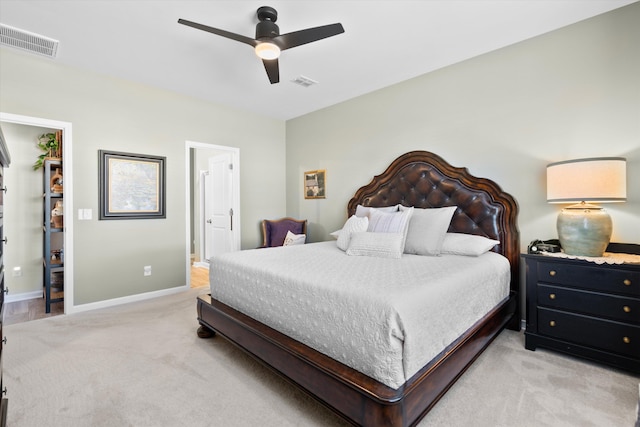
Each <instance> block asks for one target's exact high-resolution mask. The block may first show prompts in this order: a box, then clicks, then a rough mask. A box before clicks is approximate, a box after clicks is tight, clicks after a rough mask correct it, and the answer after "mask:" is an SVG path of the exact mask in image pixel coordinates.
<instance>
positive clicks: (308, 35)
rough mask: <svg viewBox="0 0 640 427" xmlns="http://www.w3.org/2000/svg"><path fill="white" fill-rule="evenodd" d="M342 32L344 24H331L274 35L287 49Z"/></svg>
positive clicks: (282, 47) (283, 47)
mask: <svg viewBox="0 0 640 427" xmlns="http://www.w3.org/2000/svg"><path fill="white" fill-rule="evenodd" d="M342 33H344V28H343V27H342V24H330V25H323V26H321V27H314V28H307V29H306V30H300V31H294V32H293V33H287V34H282V35H280V36H276V37H274V38H273V40H274V41H275V42H276V43H277V44H278V45H279V46H280V50H285V49H291V48H292V47H296V46H301V45H303V44H307V43H311V42H315V41H318V40H322V39H326V38H327V37H332V36H337V35H338V34H342Z"/></svg>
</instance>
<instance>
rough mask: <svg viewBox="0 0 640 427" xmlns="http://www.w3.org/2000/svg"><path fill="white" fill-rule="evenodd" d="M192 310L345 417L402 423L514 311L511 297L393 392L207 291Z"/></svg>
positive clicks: (415, 416)
mask: <svg viewBox="0 0 640 427" xmlns="http://www.w3.org/2000/svg"><path fill="white" fill-rule="evenodd" d="M197 310H198V321H199V322H200V325H202V327H204V328H206V329H208V330H210V331H212V332H214V333H217V334H220V335H222V336H223V337H225V338H227V339H228V340H229V341H230V342H232V343H233V344H235V345H236V346H238V347H239V348H241V349H243V350H244V351H245V352H247V353H248V354H249V355H251V356H253V357H254V358H255V359H257V360H259V361H261V362H262V363H263V364H265V365H266V366H267V367H269V368H271V369H272V370H273V371H275V372H276V373H278V374H280V375H281V376H282V377H284V378H285V379H287V380H288V381H290V382H291V383H292V384H294V385H296V386H297V387H299V388H301V389H302V390H303V391H305V392H307V393H309V394H310V395H311V396H312V397H314V398H315V399H317V400H318V401H319V402H321V403H322V404H323V405H325V406H326V407H327V408H329V409H331V410H332V411H334V412H336V413H337V414H338V415H340V416H342V417H343V418H345V419H346V420H347V421H349V422H351V423H353V424H355V425H385V426H402V427H405V426H411V425H415V424H416V423H417V422H418V421H420V420H421V419H422V417H424V415H425V414H426V413H427V412H428V411H429V410H430V409H431V408H432V407H433V405H435V403H436V402H437V401H438V400H439V399H440V398H441V397H442V395H444V393H445V392H446V391H447V390H448V389H449V388H450V387H451V385H453V383H454V382H455V381H456V380H457V379H458V378H459V377H460V375H462V373H463V372H464V371H465V370H466V369H467V368H468V366H469V365H470V364H471V363H472V362H473V361H474V360H475V359H476V358H477V357H478V356H479V355H480V354H481V353H482V351H483V350H484V349H485V348H486V347H487V346H488V345H489V344H490V343H491V341H492V340H493V339H494V338H495V337H496V336H497V335H498V334H499V333H500V331H501V330H502V329H503V328H504V326H505V325H506V324H507V322H508V321H509V320H510V319H511V318H512V317H513V314H514V312H515V311H516V299H515V298H514V295H511V297H510V298H508V299H507V300H505V301H504V302H503V303H502V304H501V305H500V306H498V307H496V308H495V309H494V310H493V311H492V312H490V313H489V314H488V315H487V316H485V317H484V318H483V319H481V320H480V321H479V322H477V323H476V324H475V325H474V326H473V327H472V328H470V329H469V330H468V331H467V332H466V333H465V334H464V335H462V336H461V337H460V338H459V339H458V340H456V341H455V342H454V343H452V344H451V345H450V346H449V347H447V348H446V349H445V350H444V351H443V352H442V353H441V354H440V355H439V356H438V357H436V358H435V359H434V360H433V361H432V362H430V363H429V364H428V365H426V366H425V367H424V368H423V369H421V370H420V371H419V372H418V373H416V375H414V376H413V377H412V378H411V379H410V380H409V381H407V382H406V383H405V384H404V386H402V387H400V388H399V389H397V390H394V389H392V388H390V387H388V386H386V385H384V384H382V383H380V382H378V381H376V380H374V379H372V378H370V377H368V376H366V375H364V374H361V373H360V372H358V371H355V370H354V369H351V368H350V367H348V366H346V365H344V364H342V363H340V362H338V361H336V360H334V359H331V358H330V357H328V356H325V355H324V354H322V353H319V352H317V351H315V350H314V349H312V348H310V347H308V346H306V345H304V344H302V343H300V342H298V341H296V340H293V339H291V338H289V337H287V336H285V335H283V334H281V333H280V332H278V331H276V330H274V329H272V328H270V327H268V326H266V325H264V324H262V323H260V322H258V321H256V320H254V319H252V318H250V317H248V316H246V315H244V314H242V313H240V312H238V311H237V310H234V309H233V308H231V307H229V306H227V305H225V304H223V303H221V302H219V301H216V300H214V299H212V298H211V296H210V295H203V296H200V297H198V299H197ZM199 335H201V334H200V333H199ZM201 336H202V335H201Z"/></svg>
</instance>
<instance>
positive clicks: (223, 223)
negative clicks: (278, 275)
mask: <svg viewBox="0 0 640 427" xmlns="http://www.w3.org/2000/svg"><path fill="white" fill-rule="evenodd" d="M185 157H186V161H187V165H186V171H187V179H186V185H187V188H186V191H185V194H186V195H187V200H186V206H187V219H188V220H187V233H186V234H187V256H186V258H187V284H188V286H190V287H199V286H208V284H209V280H208V277H209V274H208V267H209V258H210V257H211V256H213V255H215V254H219V253H224V252H230V251H237V250H239V249H240V152H239V149H237V148H234V147H226V146H221V145H215V144H206V143H200V142H193V141H187V142H186V143H185Z"/></svg>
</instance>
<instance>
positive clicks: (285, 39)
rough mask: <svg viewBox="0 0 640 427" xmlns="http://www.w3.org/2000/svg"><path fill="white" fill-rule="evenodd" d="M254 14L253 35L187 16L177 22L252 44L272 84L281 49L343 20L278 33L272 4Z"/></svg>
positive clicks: (334, 29)
mask: <svg viewBox="0 0 640 427" xmlns="http://www.w3.org/2000/svg"><path fill="white" fill-rule="evenodd" d="M257 15H258V20H259V21H260V22H258V24H257V25H256V38H255V39H252V38H250V37H245V36H241V35H239V34H235V33H231V32H229V31H225V30H219V29H218V28H213V27H209V26H207V25H202V24H198V23H196V22H191V21H187V20H186V19H178V24H183V25H188V26H189V27H193V28H197V29H198V30H202V31H207V32H209V33H213V34H217V35H219V36H222V37H226V38H228V39H231V40H235V41H239V42H240V43H245V44H248V45H249V46H253V48H254V49H255V52H256V55H258V57H260V58H261V59H262V63H263V64H264V69H265V70H266V71H267V76H268V77H269V81H270V82H271V84H273V83H278V82H279V81H280V71H279V68H278V57H279V56H280V52H281V51H283V50H286V49H291V48H292V47H296V46H301V45H303V44H307V43H311V42H315V41H318V40H322V39H326V38H327V37H332V36H335V35H338V34H341V33H344V28H343V27H342V24H339V23H338V24H331V25H324V26H321V27H314V28H307V29H306V30H300V31H294V32H293V33H287V34H282V35H280V29H279V28H278V26H277V25H276V23H275V22H276V20H277V19H278V12H277V11H276V10H275V9H274V8H272V7H269V6H262V7H260V8H258V11H257Z"/></svg>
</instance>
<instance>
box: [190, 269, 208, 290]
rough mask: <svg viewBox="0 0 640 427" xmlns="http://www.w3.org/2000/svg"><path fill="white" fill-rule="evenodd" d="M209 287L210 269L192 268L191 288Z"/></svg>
mask: <svg viewBox="0 0 640 427" xmlns="http://www.w3.org/2000/svg"><path fill="white" fill-rule="evenodd" d="M203 286H209V269H207V268H203V267H195V266H193V265H192V266H191V287H192V288H202V287H203Z"/></svg>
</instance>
